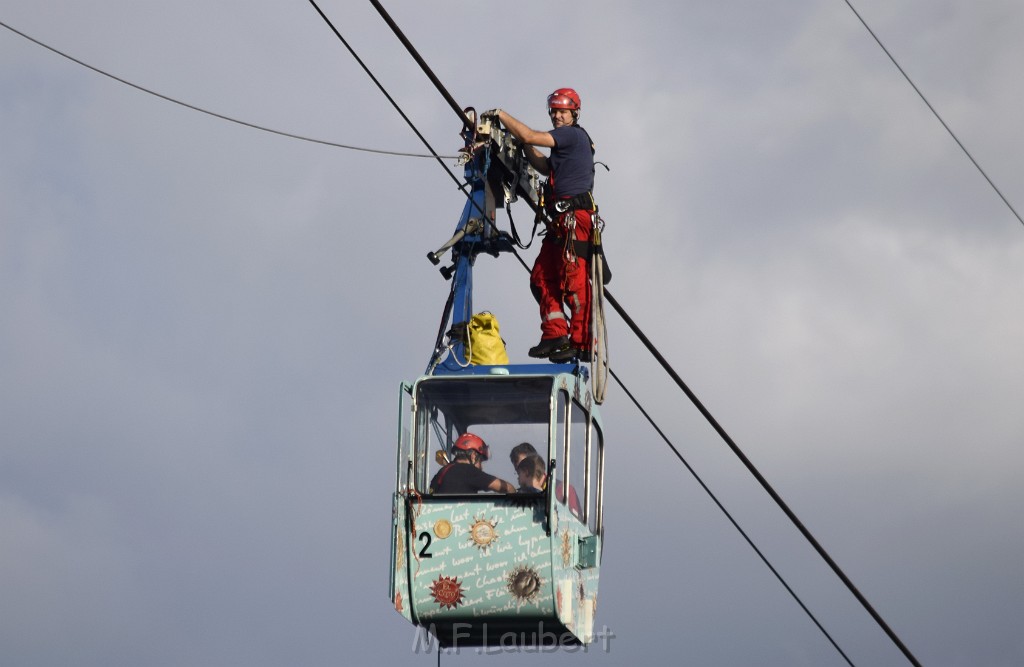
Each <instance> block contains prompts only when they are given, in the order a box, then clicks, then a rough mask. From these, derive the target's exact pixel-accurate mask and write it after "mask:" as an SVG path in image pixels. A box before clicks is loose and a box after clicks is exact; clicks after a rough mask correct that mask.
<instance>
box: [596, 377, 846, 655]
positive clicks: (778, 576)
mask: <svg viewBox="0 0 1024 667" xmlns="http://www.w3.org/2000/svg"><path fill="white" fill-rule="evenodd" d="M608 372H609V373H611V376H612V378H613V379H614V380H615V382H616V384H618V385H619V388H620V389H622V391H623V392H624V393H625V394H626V396H627V397H629V400H631V401H632V402H633V405H635V406H636V409H637V410H639V411H640V414H642V415H643V416H644V418H645V419H646V420H647V423H649V424H650V425H651V427H652V428H653V429H654V430H655V432H656V433H657V434H658V435H660V436H661V439H662V440H664V441H665V444H666V445H668V448H669V449H671V450H672V453H673V454H675V455H676V458H677V459H679V462H680V463H682V464H683V465H684V466H685V467H686V469H687V470H688V471H689V472H690V475H692V476H693V478H694V479H695V480H696V481H697V484H699V485H700V487H701V488H702V489H704V492H705V493H706V494H708V497H709V498H711V501H712V502H713V503H715V505H717V506H718V509H719V510H721V512H722V514H724V515H725V518H726V519H728V520H729V523H731V524H732V525H733V527H734V528H735V529H736V530H737V531H738V532H739V534H740V535H741V536H742V537H743V539H744V540H746V542H747V544H749V545H750V548H751V549H753V550H754V553H756V554H757V556H758V558H760V559H761V562H763V563H764V564H765V565H766V566H767V567H768V569H769V570H771V573H772V574H774V575H775V578H776V579H778V580H779V583H781V584H782V586H783V588H785V589H786V591H787V592H789V594H790V596H791V597H792V598H793V599H794V600H796V603H797V604H798V605H800V608H801V609H803V610H804V613H805V614H807V616H808V617H809V618H810V619H811V621H813V622H814V624H815V625H816V626H818V629H819V630H821V633H822V634H823V635H825V638H826V639H828V641H829V643H831V644H832V646H834V647H835V649H836V651H838V652H839V655H841V656H843V659H844V660H846V664H848V665H850V666H851V667H853V663H852V662H850V658H848V657H847V656H846V654H845V653H844V652H843V649H841V648H839V644H837V643H836V641H835V640H834V639H833V638H832V635H830V634H829V633H828V631H827V630H825V628H824V627H823V626H822V625H821V623H819V622H818V619H817V618H816V617H815V616H814V614H813V613H812V612H811V610H810V609H808V608H807V605H805V604H804V603H803V601H802V600H801V599H800V596H799V595H797V594H796V592H795V591H794V590H793V589H792V588H790V586H789V584H788V583H786V580H785V579H784V578H783V577H782V575H781V574H779V571H778V570H776V569H775V567H773V566H772V564H771V562H770V561H769V560H768V557H767V556H765V555H764V553H762V551H761V550H760V549H758V548H757V545H756V544H754V541H753V540H752V539H751V538H750V536H749V535H748V534H747V532H746V531H745V530H743V528H742V527H741V526H740V524H739V523H738V522H737V521H736V519H735V518H733V516H732V514H730V513H729V510H727V509H726V508H725V505H723V504H722V502H721V501H720V500H719V499H718V497H717V496H715V494H714V492H713V491H712V490H711V489H710V488H709V487H708V485H707V484H705V483H704V480H703V479H701V477H700V475H698V474H697V471H696V470H694V469H693V467H691V466H690V464H689V463H688V462H687V460H686V459H685V458H684V457H683V455H682V454H681V453H680V452H679V450H678V449H676V446H675V445H674V444H672V441H671V440H669V439H668V436H666V435H665V433H664V431H662V430H661V428H660V427H659V426H658V425H657V424H656V423H655V421H654V419H653V418H652V417H651V416H650V415H649V414H648V413H647V410H644V407H643V406H642V405H641V404H640V402H639V401H638V400H637V399H636V397H635V396H633V393H632V392H630V391H629V389H628V388H627V387H626V385H625V384H623V382H622V380H621V379H619V376H618V375H616V373H615V371H613V370H611V369H609V371H608Z"/></svg>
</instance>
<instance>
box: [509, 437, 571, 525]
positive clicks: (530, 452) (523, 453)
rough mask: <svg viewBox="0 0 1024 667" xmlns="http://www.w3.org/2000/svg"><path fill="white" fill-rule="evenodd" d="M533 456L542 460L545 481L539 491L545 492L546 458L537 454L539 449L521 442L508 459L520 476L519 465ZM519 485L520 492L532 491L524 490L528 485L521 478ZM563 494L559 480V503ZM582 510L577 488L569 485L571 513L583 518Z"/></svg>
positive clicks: (557, 492)
mask: <svg viewBox="0 0 1024 667" xmlns="http://www.w3.org/2000/svg"><path fill="white" fill-rule="evenodd" d="M533 456H536V457H537V458H538V459H539V460H540V462H541V466H542V467H543V473H544V481H543V484H542V485H541V486H539V487H537V488H538V489H539V490H541V491H543V490H544V489H545V488H547V464H546V463H545V462H544V458H543V457H542V456H541V455H540V454H538V453H537V448H536V447H534V446H533V445H531V444H530V443H528V442H521V443H519V444H518V445H516V446H515V447H513V448H512V451H511V452H509V453H508V458H509V460H511V461H512V467H513V468H515V470H516V475H519V474H520V473H519V465H520V464H521V463H522V462H523V461H525V460H526V459H528V458H529V457H533ZM519 485H520V489H519V490H520V491H530V490H532V489H526V488H523V487H525V486H526V485H525V484H524V483H523V478H522V477H520V478H519ZM562 493H563V491H562V480H560V479H559V480H556V482H555V495H556V496H557V497H558V499H559V501H561V499H562ZM581 508H582V505H581V504H580V498H579V496H578V495H577V494H576V487H574V486H573V485H572V484H570V485H569V511H570V512H572V513H573V514H574V515H575V516H576V517H582V516H583V510H582V509H581Z"/></svg>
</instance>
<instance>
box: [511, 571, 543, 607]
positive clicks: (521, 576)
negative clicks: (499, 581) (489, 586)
mask: <svg viewBox="0 0 1024 667" xmlns="http://www.w3.org/2000/svg"><path fill="white" fill-rule="evenodd" d="M505 581H506V582H507V583H508V592H509V593H511V594H512V597H514V598H515V599H516V602H517V603H518V604H520V605H521V604H523V603H524V602H533V601H534V600H536V599H537V596H538V595H540V588H541V584H543V583H544V580H543V579H541V576H540V575H539V574H538V573H537V570H535V569H533V568H532V567H529V566H528V565H518V566H516V567H515V568H514V569H513V570H512V571H510V572H509V573H508V577H506V579H505Z"/></svg>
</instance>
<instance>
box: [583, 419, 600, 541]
mask: <svg viewBox="0 0 1024 667" xmlns="http://www.w3.org/2000/svg"><path fill="white" fill-rule="evenodd" d="M587 458H588V459H589V461H588V463H587V469H588V470H589V471H590V473H589V474H588V475H587V490H586V498H587V514H586V516H587V525H588V526H590V531H591V532H592V533H594V534H599V533H600V531H601V509H600V508H601V487H602V486H603V478H604V433H603V432H602V431H601V427H600V426H599V425H598V424H597V422H593V421H592V422H591V426H590V444H589V448H588V452H587Z"/></svg>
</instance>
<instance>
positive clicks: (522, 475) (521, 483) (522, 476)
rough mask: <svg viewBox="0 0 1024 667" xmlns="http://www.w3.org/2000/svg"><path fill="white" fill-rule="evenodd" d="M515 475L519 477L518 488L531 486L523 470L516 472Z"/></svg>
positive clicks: (530, 481)
mask: <svg viewBox="0 0 1024 667" xmlns="http://www.w3.org/2000/svg"><path fill="white" fill-rule="evenodd" d="M516 475H518V476H519V488H523V487H524V486H533V480H531V479H530V474H529V472H528V471H525V470H517V471H516Z"/></svg>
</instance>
